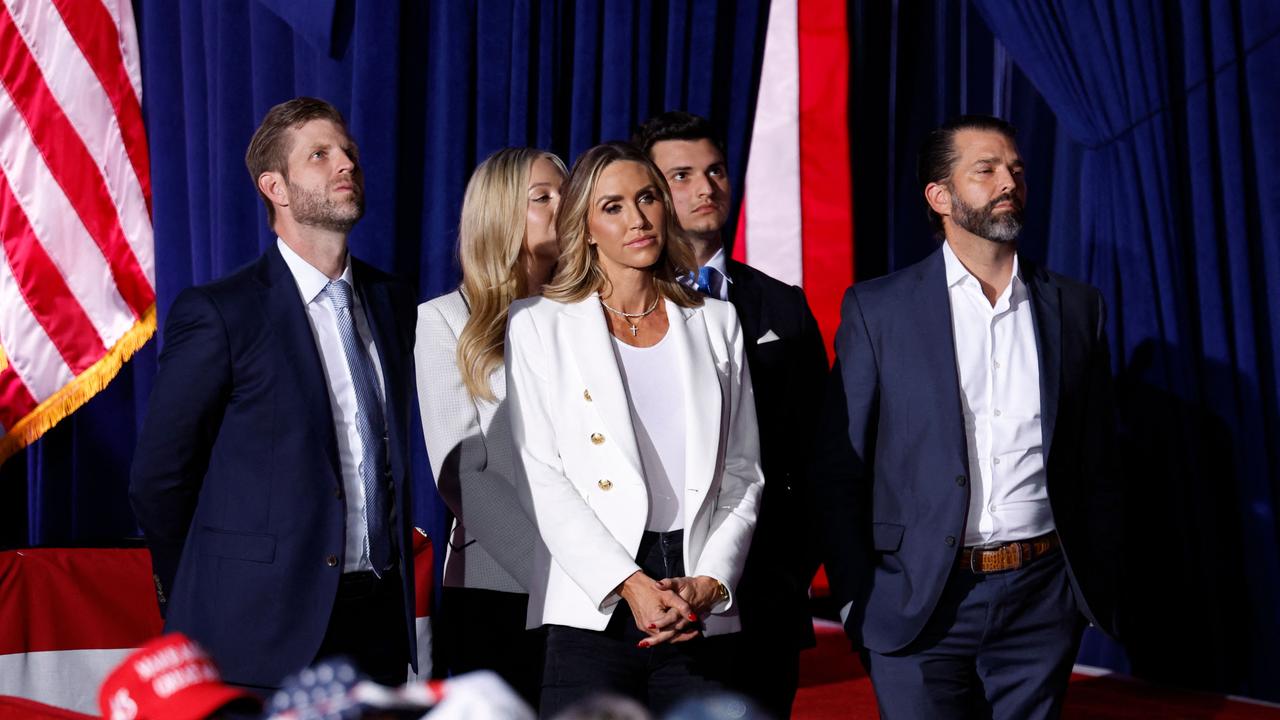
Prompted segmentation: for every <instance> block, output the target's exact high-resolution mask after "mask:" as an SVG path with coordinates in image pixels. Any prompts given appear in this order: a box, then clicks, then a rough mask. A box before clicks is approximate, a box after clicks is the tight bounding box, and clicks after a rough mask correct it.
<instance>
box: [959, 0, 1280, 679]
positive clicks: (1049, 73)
mask: <svg viewBox="0 0 1280 720" xmlns="http://www.w3.org/2000/svg"><path fill="white" fill-rule="evenodd" d="M974 2H975V4H976V6H977V7H978V8H979V10H980V11H981V13H982V15H983V17H984V18H985V20H986V21H987V23H988V24H989V26H990V27H991V29H992V31H993V32H994V33H995V35H996V37H997V38H999V40H1000V41H1001V42H1002V43H1003V44H1004V45H1005V46H1006V47H1007V48H1008V51H1009V53H1010V54H1011V56H1012V57H1013V59H1014V61H1015V62H1016V63H1017V64H1018V65H1019V67H1020V68H1022V70H1023V71H1024V72H1025V73H1026V74H1027V76H1028V77H1029V78H1030V80H1031V82H1032V83H1033V84H1034V85H1035V86H1036V88H1037V89H1038V90H1039V91H1040V93H1041V94H1042V95H1043V97H1044V98H1045V101H1046V102H1047V103H1048V104H1049V106H1050V107H1051V108H1052V109H1053V111H1054V113H1055V115H1056V116H1057V118H1058V121H1059V123H1060V124H1061V127H1062V128H1063V130H1064V131H1065V133H1066V134H1067V135H1068V136H1069V138H1070V141H1069V142H1068V143H1064V144H1062V145H1061V146H1060V149H1061V150H1062V152H1060V153H1059V155H1058V168H1057V172H1056V173H1055V182H1054V183H1053V188H1052V192H1053V200H1052V222H1051V229H1050V241H1049V264H1050V266H1051V267H1054V268H1055V269H1057V270H1059V271H1061V272H1063V273H1065V274H1067V275H1071V276H1074V277H1078V278H1081V279H1084V280H1087V281H1089V282H1091V283H1093V284H1095V285H1097V286H1099V287H1100V288H1102V290H1103V293H1104V295H1105V296H1106V298H1107V300H1108V302H1109V333H1110V336H1111V340H1112V348H1113V355H1114V363H1115V366H1116V369H1117V370H1118V372H1119V375H1118V381H1117V392H1118V400H1119V413H1120V418H1121V420H1122V427H1123V429H1124V440H1125V446H1124V457H1123V471H1124V472H1125V477H1126V480H1127V481H1128V498H1127V506H1126V511H1127V512H1126V518H1127V521H1128V523H1129V527H1128V537H1129V542H1128V545H1127V547H1125V548H1116V549H1114V552H1120V553H1123V554H1124V556H1125V557H1126V558H1127V559H1128V565H1129V568H1128V572H1127V575H1126V577H1127V580H1128V582H1127V585H1126V587H1125V589H1124V590H1125V594H1124V602H1123V605H1122V609H1121V612H1122V616H1121V631H1122V634H1123V637H1122V639H1123V640H1124V642H1125V646H1126V650H1127V651H1128V654H1129V657H1130V659H1131V661H1132V663H1133V670H1134V672H1135V673H1136V674H1138V675H1141V676H1144V677H1150V678H1154V679H1158V680H1162V681H1166V682H1173V683H1176V684H1179V685H1184V686H1188V685H1189V686H1208V687H1211V688H1214V689H1219V690H1226V691H1232V692H1240V693H1244V694H1249V695H1253V696H1256V697H1264V698H1269V699H1272V700H1277V699H1280V686H1277V685H1276V683H1275V678H1276V677H1280V612H1277V610H1276V608H1278V607H1280V532H1278V530H1277V524H1276V510H1277V501H1278V500H1280V461H1278V460H1280V458H1278V457H1277V446H1278V445H1280V443H1277V438H1280V422H1278V421H1277V384H1278V382H1280V367H1278V366H1277V350H1278V349H1280V225H1278V220H1277V218H1278V217H1280V179H1277V177H1276V174H1275V173H1274V172H1272V169H1273V168H1274V167H1275V166H1276V165H1275V163H1276V161H1277V160H1280V135H1278V134H1277V133H1276V131H1275V117H1276V111H1277V109H1278V108H1277V105H1278V104H1280V86H1278V85H1277V83H1276V79H1275V68H1276V67H1277V66H1278V65H1280V6H1277V5H1276V4H1275V3H1274V2H1266V1H1265V0H1238V1H1236V2H1230V3H1228V2H1222V3H1204V2H1197V1H1195V0H1182V1H1181V2H1163V1H1162V0H1134V1H1133V2H1123V3H1115V2H1111V1H1110V0H1090V1H1077V0H1071V1H1070V2H1067V1H1066V0H1051V1H1048V2H1037V3H1029V2H1018V3H1008V2H1003V1H1002V0H974Z"/></svg>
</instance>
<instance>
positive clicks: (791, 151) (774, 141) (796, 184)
mask: <svg viewBox="0 0 1280 720" xmlns="http://www.w3.org/2000/svg"><path fill="white" fill-rule="evenodd" d="M848 100H849V44H848V35H847V32H846V9H845V3H844V2H843V0H775V2H773V3H772V5H771V6H770V9H769V25H768V29H767V32H766V35H765V49H764V63H763V66H762V69H761V74H760V89H759V91H758V95H757V98H756V116H755V125H754V126H753V128H752V133H751V148H750V154H749V156H748V160H747V172H746V188H745V190H744V192H743V202H742V211H741V215H740V217H739V221H738V235H737V241H736V242H735V243H734V248H733V256H734V258H736V259H738V260H741V261H743V262H748V263H750V264H751V265H753V266H754V267H756V268H758V269H760V270H763V271H764V272H766V273H768V274H770V275H772V276H773V277H775V278H777V279H779V280H782V281H784V282H787V283H790V284H792V285H800V286H802V287H803V288H804V289H805V294H806V296H808V298H809V305H810V306H811V307H812V308H813V312H814V315H815V316H816V317H817V319H818V325H819V327H821V328H822V332H823V336H824V337H825V338H826V339H827V341H828V345H830V341H831V338H832V337H833V336H834V334H835V329H836V326H837V325H838V324H839V321H840V297H841V295H842V294H843V292H844V290H845V288H847V287H848V286H849V285H850V284H851V283H852V282H853V189H852V188H853V185H852V179H851V176H852V173H851V169H850V167H849V123H848Z"/></svg>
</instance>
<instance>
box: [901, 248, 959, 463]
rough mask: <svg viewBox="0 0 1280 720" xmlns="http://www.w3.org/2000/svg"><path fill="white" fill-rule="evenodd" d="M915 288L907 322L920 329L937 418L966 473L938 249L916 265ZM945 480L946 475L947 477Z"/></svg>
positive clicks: (951, 333)
mask: <svg viewBox="0 0 1280 720" xmlns="http://www.w3.org/2000/svg"><path fill="white" fill-rule="evenodd" d="M916 267H917V268H919V273H918V274H917V276H916V279H917V282H918V283H919V287H918V289H917V291H916V292H914V293H912V302H913V311H912V316H911V321H912V322H914V323H916V324H917V325H918V327H919V329H920V332H919V337H920V338H921V339H922V343H921V347H920V348H919V352H920V353H921V355H922V361H923V364H924V368H925V369H926V370H927V374H928V375H930V376H932V377H933V382H934V383H936V384H933V385H931V386H930V387H931V388H934V393H933V394H935V395H936V397H937V398H938V400H937V402H938V403H939V407H938V411H939V413H940V415H939V417H940V418H945V420H943V422H945V423H946V424H947V425H948V426H949V427H947V428H946V430H945V432H944V433H943V435H944V437H947V438H950V443H951V445H950V448H949V451H950V452H951V453H952V454H953V455H954V457H955V458H956V459H957V461H958V462H959V463H960V465H959V467H960V468H963V470H964V472H965V473H966V474H968V472H969V442H968V440H967V438H966V436H965V431H964V403H963V402H962V401H961V399H960V370H959V368H958V366H957V365H956V339H955V330H954V327H953V325H952V322H951V293H950V291H949V289H948V287H947V265H946V260H945V258H944V257H943V255H942V249H941V248H939V249H938V250H937V251H936V252H934V253H933V254H932V255H930V256H929V257H928V258H927V259H926V260H925V261H924V262H921V263H919V264H918V265H917V266H916ZM948 479H949V478H948Z"/></svg>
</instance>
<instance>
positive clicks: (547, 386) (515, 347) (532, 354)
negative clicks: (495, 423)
mask: <svg viewBox="0 0 1280 720" xmlns="http://www.w3.org/2000/svg"><path fill="white" fill-rule="evenodd" d="M531 315H532V313H531V312H529V311H524V310H521V309H519V308H516V307H513V308H512V314H511V317H510V318H509V319H508V321H507V347H506V370H507V410H508V412H509V413H510V415H511V436H512V440H513V442H514V443H515V447H516V455H515V464H514V465H515V476H516V486H517V490H518V491H519V492H520V493H521V501H522V502H524V503H525V507H526V509H527V510H528V512H529V516H530V517H531V518H532V519H533V523H534V525H535V526H536V527H537V528H538V533H539V534H540V535H541V536H542V541H543V542H544V543H546V546H547V550H549V551H550V553H551V557H552V558H553V559H554V560H555V562H556V563H558V564H559V565H560V567H561V568H563V569H564V571H565V572H566V573H567V574H568V575H569V577H570V578H572V580H573V582H574V583H575V584H576V585H577V586H578V587H580V588H581V589H582V591H583V592H585V593H586V594H587V597H589V598H590V599H591V601H592V603H593V604H595V606H596V607H597V608H599V609H601V610H603V609H605V608H607V607H609V606H611V605H613V604H615V603H616V602H617V601H618V596H617V595H616V594H614V592H613V591H614V589H615V588H617V587H618V585H619V584H621V583H622V581H623V580H626V579H627V578H628V577H630V576H631V574H632V573H634V572H635V571H637V570H639V569H640V567H639V566H638V565H636V562H635V560H634V559H633V558H632V557H631V553H630V552H628V551H627V549H626V548H625V547H623V546H622V543H619V542H618V541H617V539H616V538H614V537H613V534H612V533H610V532H609V528H607V527H606V526H605V525H604V523H603V522H601V521H600V518H598V517H597V516H596V514H595V513H594V512H593V511H592V510H591V508H590V507H589V506H588V505H587V503H586V501H585V500H584V499H583V497H582V496H581V495H580V494H578V491H577V490H576V489H575V488H574V486H573V483H572V482H571V481H570V480H569V478H568V477H566V476H565V473H564V465H563V463H562V462H561V460H560V452H559V438H558V436H557V433H556V426H555V412H554V406H553V402H554V401H553V399H552V396H551V395H550V392H551V388H552V382H551V379H550V376H549V373H548V372H547V370H546V365H545V363H546V362H547V358H548V357H549V356H553V355H554V353H552V352H550V351H549V350H548V349H547V347H546V346H545V344H544V343H543V342H542V340H541V338H540V337H539V335H538V329H537V326H536V325H535V323H534V322H533V318H532V317H531Z"/></svg>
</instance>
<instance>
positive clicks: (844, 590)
mask: <svg viewBox="0 0 1280 720" xmlns="http://www.w3.org/2000/svg"><path fill="white" fill-rule="evenodd" d="M919 171H920V172H919V176H920V183H921V186H922V190H923V194H924V197H925V200H926V202H927V204H928V211H929V215H930V218H931V220H932V222H933V224H934V227H935V229H937V230H938V231H939V233H940V234H941V235H942V236H943V238H944V240H943V243H942V247H940V248H939V249H938V250H937V251H936V252H934V253H933V254H931V255H930V256H929V257H928V258H926V259H925V260H924V261H922V262H920V263H918V264H916V265H914V266H911V267H909V268H907V269H905V270H902V271H900V272H896V273H893V274H891V275H888V276H887V277H883V278H879V279H876V280H871V281H867V282H863V283H859V284H857V285H855V286H854V287H852V288H850V289H849V291H848V292H847V293H846V295H845V298H844V305H843V308H842V319H841V324H840V329H839V331H838V333H837V336H836V367H835V368H834V369H833V371H832V385H833V388H834V389H833V390H832V391H831V393H830V394H829V397H828V403H829V407H828V410H827V412H826V417H827V420H826V421H825V422H826V427H825V429H824V431H823V435H822V438H823V440H822V444H821V445H820V446H819V449H818V451H817V453H816V458H817V461H816V462H817V466H816V469H815V477H814V483H815V488H814V498H815V501H816V503H815V506H814V507H815V514H816V516H817V517H818V519H819V521H820V524H821V525H822V530H823V532H824V536H825V543H826V549H827V551H828V555H827V570H828V574H829V576H830V578H831V583H832V591H833V593H834V594H835V595H836V597H837V599H838V600H839V601H840V602H841V603H842V604H843V606H844V608H843V611H842V615H843V617H844V622H845V629H846V632H847V633H848V635H849V637H850V638H851V639H852V640H853V643H854V646H855V647H858V648H861V649H862V656H863V660H864V663H866V664H867V665H868V670H869V672H870V675H871V680H872V683H873V685H874V687H875V690H876V698H877V700H878V701H879V705H880V710H881V713H882V715H883V716H884V717H888V718H965V717H996V718H1019V719H1021V718H1046V717H1056V716H1057V715H1058V714H1059V713H1060V711H1061V707H1062V698H1063V695H1064V692H1065V690H1066V686H1067V682H1068V678H1069V676H1070V672H1071V666H1072V662H1073V660H1074V658H1075V654H1076V650H1077V648H1078V646H1079V642H1080V636H1081V632H1082V631H1083V628H1084V623H1085V621H1086V620H1088V621H1089V622H1092V623H1094V624H1095V625H1097V626H1099V627H1100V628H1103V629H1105V630H1107V631H1109V632H1110V631H1113V630H1114V627H1115V625H1114V621H1115V605H1116V603H1115V596H1114V587H1115V578H1116V576H1117V573H1118V562H1119V560H1120V557H1121V554H1122V553H1123V552H1124V549H1125V546H1124V545H1123V543H1121V542H1120V537H1121V532H1120V531H1121V526H1120V518H1119V511H1120V493H1119V492H1118V488H1117V485H1116V476H1115V474H1114V473H1112V472H1111V468H1110V462H1109V456H1110V449H1111V443H1112V433H1111V427H1112V410H1111V408H1112V400H1111V390H1110V379H1111V375H1110V371H1111V367H1110V359H1109V353H1108V348H1107V340H1106V336H1105V335H1104V333H1103V320H1104V318H1105V311H1104V308H1103V302H1102V297H1101V294H1100V293H1099V292H1098V291H1097V290H1096V289H1094V288H1092V287H1089V286H1087V285H1084V284H1081V283H1078V282H1075V281H1072V280H1069V279H1067V278H1064V277H1062V276H1060V275H1056V274H1054V273H1051V272H1048V271H1047V270H1045V269H1043V268H1040V267H1037V266H1035V265H1033V264H1032V263H1030V262H1028V261H1026V260H1025V259H1023V258H1020V257H1019V256H1018V253H1017V244H1016V240H1017V236H1018V233H1019V231H1020V230H1021V228H1022V211H1023V205H1024V203H1025V202H1026V195H1027V189H1026V182H1025V178H1024V176H1023V165H1022V159H1021V158H1020V157H1019V155H1018V148H1017V145H1016V143H1015V141H1014V129H1013V128H1012V127H1011V126H1010V125H1008V124H1007V123H1005V122H1004V121H1002V120H999V119H996V118H991V117H984V116H966V117H962V118H959V119H958V120H955V121H952V122H950V123H948V124H946V125H944V126H943V127H941V128H939V129H938V130H936V131H934V132H933V133H931V134H930V136H929V138H928V139H927V141H926V142H925V144H924V146H923V149H922V151H921V157H920V166H919Z"/></svg>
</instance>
